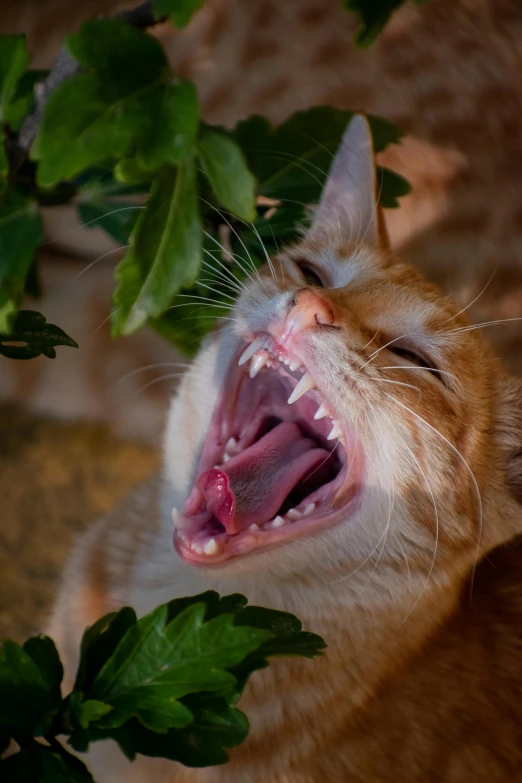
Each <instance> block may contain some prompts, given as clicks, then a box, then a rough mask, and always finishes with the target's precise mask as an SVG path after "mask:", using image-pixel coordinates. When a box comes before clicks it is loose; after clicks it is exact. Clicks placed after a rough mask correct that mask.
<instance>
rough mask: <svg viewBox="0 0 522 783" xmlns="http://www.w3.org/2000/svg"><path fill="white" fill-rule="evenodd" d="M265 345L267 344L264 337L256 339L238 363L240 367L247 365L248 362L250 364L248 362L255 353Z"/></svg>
mask: <svg viewBox="0 0 522 783" xmlns="http://www.w3.org/2000/svg"><path fill="white" fill-rule="evenodd" d="M264 344H265V338H264V337H256V339H255V340H253V341H252V342H251V343H250V345H249V346H248V347H247V348H245V350H244V351H243V353H242V354H241V356H240V357H239V361H238V364H239V366H240V367H241V365H242V364H246V362H248V360H249V359H250V358H251V357H252V356H253V355H254V354H255V352H256V351H258V350H259V349H260V348H262V347H263V346H264Z"/></svg>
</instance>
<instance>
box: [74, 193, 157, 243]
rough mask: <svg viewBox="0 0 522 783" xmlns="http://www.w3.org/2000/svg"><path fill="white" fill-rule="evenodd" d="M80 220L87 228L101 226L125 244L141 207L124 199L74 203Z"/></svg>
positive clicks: (117, 240)
mask: <svg viewBox="0 0 522 783" xmlns="http://www.w3.org/2000/svg"><path fill="white" fill-rule="evenodd" d="M76 208H77V210H78V215H79V217H80V220H81V221H82V222H83V223H84V225H85V226H86V227H88V228H103V229H104V230H105V231H106V232H107V233H108V234H109V236H111V237H112V238H113V239H114V240H115V241H116V242H118V243H119V244H120V245H126V244H127V242H128V241H129V235H130V233H131V231H132V229H133V228H134V225H135V223H136V220H137V219H138V215H139V212H140V209H143V207H140V206H136V205H135V204H127V203H126V202H124V201H108V200H107V199H99V200H98V199H96V200H94V199H93V200H92V201H78V202H77V203H76Z"/></svg>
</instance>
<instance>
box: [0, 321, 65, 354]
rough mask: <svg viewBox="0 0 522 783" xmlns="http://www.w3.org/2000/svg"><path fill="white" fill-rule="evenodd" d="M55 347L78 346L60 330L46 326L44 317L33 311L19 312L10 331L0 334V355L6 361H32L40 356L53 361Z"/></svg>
mask: <svg viewBox="0 0 522 783" xmlns="http://www.w3.org/2000/svg"><path fill="white" fill-rule="evenodd" d="M17 343H23V345H17ZM57 345H67V346H69V347H70V348H78V344H77V343H76V342H75V341H74V340H73V339H72V338H71V337H69V336H68V335H67V334H65V332H64V331H63V330H62V329H60V328H59V327H58V326H55V325H54V324H48V323H47V322H46V320H45V317H44V316H43V315H42V314H41V313H38V312H36V311H35V310H19V311H18V312H17V313H16V315H15V316H14V317H13V318H12V325H11V331H10V332H9V333H8V334H1V333H0V354H3V356H7V358H8V359H34V357H35V356H40V354H43V355H44V356H47V358H48V359H55V358H56V350H55V348H56V346H57Z"/></svg>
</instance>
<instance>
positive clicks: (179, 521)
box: [172, 508, 191, 530]
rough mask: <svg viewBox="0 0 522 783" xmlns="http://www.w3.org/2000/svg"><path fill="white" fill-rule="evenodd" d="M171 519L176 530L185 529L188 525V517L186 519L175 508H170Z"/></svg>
mask: <svg viewBox="0 0 522 783" xmlns="http://www.w3.org/2000/svg"><path fill="white" fill-rule="evenodd" d="M172 521H173V522H174V527H175V528H176V530H185V528H187V527H189V526H190V524H191V523H190V519H187V518H186V517H184V516H183V514H180V513H179V511H178V509H177V508H173V509H172Z"/></svg>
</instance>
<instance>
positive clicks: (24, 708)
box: [0, 639, 61, 736]
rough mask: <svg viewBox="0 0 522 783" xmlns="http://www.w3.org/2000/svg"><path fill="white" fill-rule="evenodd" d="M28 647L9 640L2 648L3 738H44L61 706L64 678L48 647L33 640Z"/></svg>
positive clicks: (0, 706)
mask: <svg viewBox="0 0 522 783" xmlns="http://www.w3.org/2000/svg"><path fill="white" fill-rule="evenodd" d="M49 642H50V640H49ZM50 644H51V645H52V642H50ZM52 646H53V647H54V645H52ZM28 647H29V651H27V650H25V649H23V648H22V647H20V646H19V645H18V644H15V643H14V642H11V641H9V639H6V640H5V641H4V642H3V645H2V647H1V648H0V734H9V735H10V736H13V735H16V734H25V735H28V736H40V735H43V734H45V733H46V732H47V731H48V730H49V728H50V726H51V723H52V718H53V716H54V715H55V714H56V713H57V712H58V710H59V708H60V705H61V697H60V692H59V682H60V680H61V675H60V679H59V680H58V675H59V672H58V667H57V664H56V660H55V659H53V656H54V654H53V653H52V651H51V650H50V647H49V645H48V643H47V642H45V641H42V642H37V643H34V642H33V641H32V640H31V643H30V644H29V645H28ZM30 652H31V653H32V654H29V653H30ZM55 652H56V651H55ZM33 655H34V656H35V658H33ZM53 672H54V673H53Z"/></svg>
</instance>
